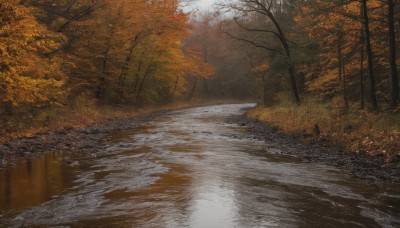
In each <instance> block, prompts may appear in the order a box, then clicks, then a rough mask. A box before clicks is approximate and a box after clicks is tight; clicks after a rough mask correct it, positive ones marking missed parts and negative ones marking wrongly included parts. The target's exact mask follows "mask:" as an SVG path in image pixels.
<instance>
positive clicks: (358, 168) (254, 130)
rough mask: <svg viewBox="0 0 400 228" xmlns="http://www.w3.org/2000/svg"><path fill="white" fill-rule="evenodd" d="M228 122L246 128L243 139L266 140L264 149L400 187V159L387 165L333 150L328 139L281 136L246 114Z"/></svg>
mask: <svg viewBox="0 0 400 228" xmlns="http://www.w3.org/2000/svg"><path fill="white" fill-rule="evenodd" d="M227 122H228V123H234V124H238V125H240V126H245V127H246V131H245V133H244V135H243V137H249V138H254V139H258V140H264V141H265V142H266V145H267V146H266V147H265V150H266V151H268V152H270V153H281V154H285V155H291V156H295V157H299V158H301V159H303V160H304V161H307V162H322V163H324V164H328V165H332V166H335V167H340V168H342V170H343V171H344V172H346V173H350V174H351V175H353V176H356V177H358V178H361V179H365V180H366V181H367V182H369V183H371V184H378V183H380V182H392V183H396V184H400V158H396V159H393V160H391V162H390V163H388V162H386V161H385V158H384V157H383V156H375V157H368V156H367V155H366V154H362V153H361V154H358V153H354V152H351V151H347V150H346V149H344V148H339V147H333V146H331V144H330V143H329V139H326V138H319V137H316V136H312V137H315V138H314V139H313V140H307V143H306V142H304V140H302V138H301V137H298V136H294V135H288V134H285V133H282V132H280V131H278V129H276V128H273V127H270V126H268V124H267V123H264V122H260V121H257V120H253V119H249V118H247V117H246V115H242V116H236V117H232V118H229V119H228V120H227ZM308 137H310V136H308Z"/></svg>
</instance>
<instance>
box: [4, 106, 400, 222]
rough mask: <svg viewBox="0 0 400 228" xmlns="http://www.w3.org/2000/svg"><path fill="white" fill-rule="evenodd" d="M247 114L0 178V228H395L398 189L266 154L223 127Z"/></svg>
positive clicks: (218, 110) (188, 114)
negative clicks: (369, 183) (21, 227)
mask: <svg viewBox="0 0 400 228" xmlns="http://www.w3.org/2000/svg"><path fill="white" fill-rule="evenodd" d="M249 106H252V104H241V105H219V106H209V107H200V108H193V109H187V110H180V111H175V112H171V113H168V114H167V115H164V116H161V117H158V118H156V119H154V120H152V121H150V122H146V123H144V124H143V125H141V126H139V127H136V128H134V129H131V130H128V131H120V132H114V133H112V134H109V135H107V139H108V140H107V143H104V145H99V148H100V149H98V150H97V151H96V152H95V153H90V154H89V153H79V154H78V153H72V154H71V153H68V154H67V153H61V152H60V153H48V154H44V155H42V156H41V157H38V158H34V159H26V160H21V161H20V163H19V164H18V165H17V166H16V167H13V168H9V169H4V170H0V227H20V226H33V227H42V226H45V227H56V226H57V227H60V226H61V227H199V228H200V227H204V228H213V227H215V228H224V227H226V228H232V227H339V226H341V227H399V226H400V189H398V186H395V185H391V184H389V183H381V184H380V185H379V186H378V187H372V186H371V185H368V184H367V183H365V181H362V180H360V179H355V178H353V177H351V176H348V175H347V174H346V173H344V172H343V171H341V170H339V169H337V168H334V167H332V166H326V165H323V164H319V163H307V162H303V161H302V160H301V159H298V158H296V157H293V156H289V155H285V153H284V151H280V150H279V149H274V150H266V149H265V148H268V145H266V143H265V142H264V141H259V140H256V139H252V138H251V137H246V136H245V135H244V131H245V128H246V126H237V125H235V124H228V123H226V121H225V120H226V118H227V117H230V116H232V115H240V114H242V113H243V108H246V107H249ZM274 148H276V146H274ZM72 155H73V156H72ZM377 188H379V191H377Z"/></svg>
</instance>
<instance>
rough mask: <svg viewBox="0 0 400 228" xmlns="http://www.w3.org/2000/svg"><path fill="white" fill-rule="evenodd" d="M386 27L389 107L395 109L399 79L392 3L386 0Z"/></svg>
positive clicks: (397, 100) (391, 0)
mask: <svg viewBox="0 0 400 228" xmlns="http://www.w3.org/2000/svg"><path fill="white" fill-rule="evenodd" d="M387 5H388V14H387V17H388V27H389V51H390V60H389V61H390V75H391V83H392V85H391V89H392V90H391V95H392V100H391V104H390V105H391V106H392V108H395V107H396V106H397V104H398V103H399V78H398V72H397V63H396V31H395V26H394V1H393V0H387Z"/></svg>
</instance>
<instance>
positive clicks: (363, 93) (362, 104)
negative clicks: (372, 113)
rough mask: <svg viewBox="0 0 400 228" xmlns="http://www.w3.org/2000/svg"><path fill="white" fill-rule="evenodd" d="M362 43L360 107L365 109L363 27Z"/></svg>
mask: <svg viewBox="0 0 400 228" xmlns="http://www.w3.org/2000/svg"><path fill="white" fill-rule="evenodd" d="M363 17H364V15H363V7H362V5H361V6H360V19H361V20H362V18H363ZM359 40H360V45H361V52H360V109H361V110H364V109H365V87H364V48H365V37H364V29H363V28H361V30H360V37H359Z"/></svg>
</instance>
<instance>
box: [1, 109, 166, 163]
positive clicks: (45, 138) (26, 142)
mask: <svg viewBox="0 0 400 228" xmlns="http://www.w3.org/2000/svg"><path fill="white" fill-rule="evenodd" d="M165 112H168V111H160V112H155V113H151V114H146V115H139V116H134V117H131V118H125V119H119V120H112V121H109V122H105V123H102V124H97V125H93V126H90V127H88V128H85V129H73V128H69V129H64V130H58V131H47V132H39V133H36V134H34V135H33V136H32V137H18V138H13V139H10V140H8V141H6V142H4V143H1V144H0V168H4V167H7V166H11V165H13V164H14V163H15V162H16V161H17V160H18V158H21V157H31V156H36V155H37V154H39V153H42V152H56V151H58V152H60V151H65V152H72V151H73V152H80V151H82V152H85V153H90V151H93V150H95V149H96V147H98V145H100V144H101V143H102V142H104V141H107V140H108V139H107V138H106V137H105V136H106V135H107V134H108V133H110V132H113V131H120V130H125V129H132V128H134V127H136V126H139V125H141V124H144V123H146V121H149V120H151V119H152V118H155V117H157V116H160V115H163V114H164V113H165Z"/></svg>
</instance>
